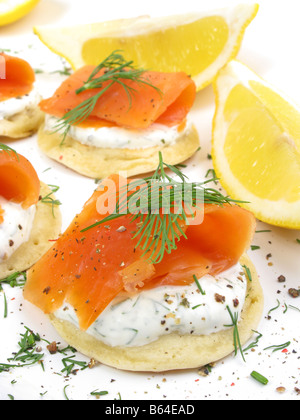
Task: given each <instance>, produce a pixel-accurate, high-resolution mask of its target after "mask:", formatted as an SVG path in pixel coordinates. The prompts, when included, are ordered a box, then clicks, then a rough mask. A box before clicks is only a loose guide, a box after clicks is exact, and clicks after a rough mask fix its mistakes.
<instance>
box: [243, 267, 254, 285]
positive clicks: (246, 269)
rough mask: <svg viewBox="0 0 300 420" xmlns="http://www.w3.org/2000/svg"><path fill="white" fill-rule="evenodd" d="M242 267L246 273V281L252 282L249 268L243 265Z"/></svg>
mask: <svg viewBox="0 0 300 420" xmlns="http://www.w3.org/2000/svg"><path fill="white" fill-rule="evenodd" d="M242 267H243V268H244V269H245V271H246V274H247V277H248V280H249V281H250V282H252V275H251V271H250V268H249V267H247V266H246V265H243V266H242Z"/></svg>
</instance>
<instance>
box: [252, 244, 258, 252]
mask: <svg viewBox="0 0 300 420" xmlns="http://www.w3.org/2000/svg"><path fill="white" fill-rule="evenodd" d="M257 249H260V246H258V245H251V250H252V251H256V250H257Z"/></svg>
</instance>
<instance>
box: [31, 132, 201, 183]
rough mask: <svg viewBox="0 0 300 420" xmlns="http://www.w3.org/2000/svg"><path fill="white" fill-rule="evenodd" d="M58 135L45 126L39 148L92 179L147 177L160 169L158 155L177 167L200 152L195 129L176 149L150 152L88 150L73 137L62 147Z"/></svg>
mask: <svg viewBox="0 0 300 420" xmlns="http://www.w3.org/2000/svg"><path fill="white" fill-rule="evenodd" d="M61 142H62V137H61V135H60V134H58V133H50V132H47V131H45V129H44V124H43V125H42V126H41V127H40V129H39V132H38V145H39V147H40V149H41V150H42V151H43V152H44V153H45V154H46V155H47V156H48V157H50V158H52V159H54V160H56V161H57V162H60V163H62V164H63V165H65V166H67V167H68V168H70V169H72V170H74V171H76V172H78V173H80V174H81V175H85V176H87V177H90V178H95V179H102V178H106V177H108V176H110V175H112V174H114V173H120V172H121V171H125V172H127V176H128V177H131V176H134V175H139V174H145V173H147V172H151V171H154V170H155V169H156V168H157V166H158V163H159V161H158V152H159V151H161V152H162V154H163V159H164V162H165V163H167V164H169V165H177V164H179V163H181V162H184V161H185V160H187V159H188V158H190V157H191V156H192V155H193V154H194V153H195V152H196V151H197V149H198V148H199V145H200V141H199V135H198V132H197V130H196V128H195V127H194V126H192V128H191V130H190V131H188V132H187V133H185V134H179V135H178V139H177V140H176V143H175V144H174V145H170V146H163V145H162V147H160V146H156V147H149V148H146V149H109V148H99V147H92V146H86V145H84V144H82V143H80V142H78V141H77V140H74V139H73V138H71V137H70V136H67V137H66V139H65V141H64V143H63V144H61Z"/></svg>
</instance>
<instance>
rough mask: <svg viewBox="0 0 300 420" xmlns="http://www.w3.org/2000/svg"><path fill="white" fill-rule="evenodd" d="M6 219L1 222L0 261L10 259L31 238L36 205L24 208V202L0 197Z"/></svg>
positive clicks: (0, 204)
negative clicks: (14, 201) (17, 202)
mask: <svg viewBox="0 0 300 420" xmlns="http://www.w3.org/2000/svg"><path fill="white" fill-rule="evenodd" d="M0 206H1V209H2V210H3V212H4V213H3V214H2V216H3V218H4V221H3V222H2V223H1V224H0V263H2V262H4V261H6V260H7V259H9V258H10V257H11V256H12V255H13V253H14V252H16V250H17V249H18V248H19V247H20V246H21V245H22V244H23V243H25V242H27V241H28V240H29V238H30V233H31V230H32V226H33V221H34V217H35V213H36V206H35V205H33V206H31V207H29V208H28V209H23V207H22V204H16V203H12V202H10V201H7V200H6V199H5V198H3V197H0Z"/></svg>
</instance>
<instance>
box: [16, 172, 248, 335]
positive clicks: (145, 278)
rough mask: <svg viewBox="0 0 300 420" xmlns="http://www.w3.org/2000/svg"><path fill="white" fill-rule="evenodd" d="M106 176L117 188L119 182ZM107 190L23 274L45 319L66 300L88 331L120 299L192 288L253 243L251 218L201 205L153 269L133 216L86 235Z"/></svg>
mask: <svg viewBox="0 0 300 420" xmlns="http://www.w3.org/2000/svg"><path fill="white" fill-rule="evenodd" d="M110 179H112V180H114V182H115V183H116V185H117V184H118V177H117V176H113V177H110ZM104 200H107V197H106V196H105V190H103V191H96V192H95V193H94V194H93V196H92V197H91V199H90V200H89V201H88V202H87V203H86V204H85V206H84V208H83V210H82V212H81V213H80V214H78V215H77V216H76V217H75V218H74V220H73V221H72V223H71V224H70V226H69V227H68V229H67V230H66V231H65V233H64V234H63V235H62V236H61V237H60V238H59V239H58V241H57V242H56V243H55V244H54V245H53V247H52V248H51V249H50V250H49V252H48V253H47V254H45V256H44V257H43V258H42V259H41V260H40V261H39V262H38V263H37V264H36V265H35V266H33V267H32V268H31V269H30V270H29V271H28V274H27V282H26V285H25V288H24V297H25V299H27V300H28V301H30V302H31V303H33V304H34V305H36V306H37V307H39V308H40V309H41V310H42V311H44V312H45V313H46V314H50V313H53V312H55V311H56V310H57V309H59V308H60V307H61V306H63V305H64V303H65V302H68V303H69V304H71V305H72V306H73V307H74V308H75V310H76V313H77V316H78V319H79V325H80V328H81V329H83V330H86V329H87V328H88V327H89V326H90V325H91V324H92V323H93V322H94V321H95V320H96V319H97V317H98V316H99V315H100V314H101V312H102V311H103V310H104V309H105V308H106V307H107V305H108V304H109V303H110V302H111V301H112V300H113V299H114V298H115V297H117V296H118V295H123V294H124V293H128V292H129V293H132V292H136V291H140V290H143V289H149V288H153V287H159V286H162V285H186V284H191V283H192V282H193V281H194V279H193V276H194V275H196V276H197V277H198V278H200V277H201V276H203V275H205V274H208V273H210V274H216V273H220V272H221V271H223V270H226V269H227V268H230V267H231V266H233V265H234V264H236V263H237V262H238V261H239V259H240V257H241V256H242V254H243V253H244V252H245V250H246V249H247V248H248V247H249V246H250V243H251V241H252V238H253V235H254V231H255V224H256V222H255V218H254V216H253V215H252V214H251V213H249V212H248V211H246V210H244V209H242V208H240V207H238V206H236V205H224V206H217V205H206V206H205V216H204V221H203V223H202V224H201V225H199V226H192V225H190V226H187V228H186V231H185V234H186V236H187V238H185V237H183V236H182V237H181V240H180V241H178V245H177V249H176V250H174V251H173V252H171V253H169V254H168V253H166V254H165V255H164V257H163V260H162V261H161V262H159V263H158V264H152V263H151V262H149V260H148V259H147V258H146V256H144V255H143V251H142V250H141V248H140V247H138V246H137V243H138V238H137V237H135V232H136V231H137V230H138V221H139V219H136V220H134V221H133V220H132V216H131V215H124V216H122V217H119V218H115V219H112V220H110V221H109V222H107V224H106V222H105V224H101V225H98V226H96V227H93V228H91V229H89V230H86V231H84V232H83V230H84V229H85V228H86V227H89V226H91V225H93V224H95V223H97V222H98V221H99V220H103V218H104V217H105V215H101V216H100V214H99V213H98V211H97V208H98V209H99V203H100V204H103V203H102V201H104Z"/></svg>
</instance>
